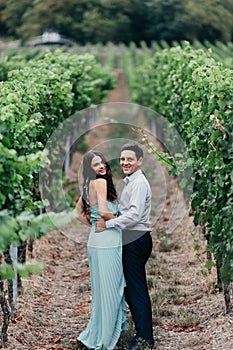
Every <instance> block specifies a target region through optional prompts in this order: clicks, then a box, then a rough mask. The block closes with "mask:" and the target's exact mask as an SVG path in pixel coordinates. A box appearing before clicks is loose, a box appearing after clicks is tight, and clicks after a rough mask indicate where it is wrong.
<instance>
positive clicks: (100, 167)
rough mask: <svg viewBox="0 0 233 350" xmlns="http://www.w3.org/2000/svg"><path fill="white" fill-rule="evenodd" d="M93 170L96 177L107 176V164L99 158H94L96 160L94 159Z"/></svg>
mask: <svg viewBox="0 0 233 350" xmlns="http://www.w3.org/2000/svg"><path fill="white" fill-rule="evenodd" d="M91 168H92V169H93V170H94V172H95V173H96V175H106V164H105V163H104V161H103V160H102V159H101V158H100V157H99V156H94V158H92V161H91Z"/></svg>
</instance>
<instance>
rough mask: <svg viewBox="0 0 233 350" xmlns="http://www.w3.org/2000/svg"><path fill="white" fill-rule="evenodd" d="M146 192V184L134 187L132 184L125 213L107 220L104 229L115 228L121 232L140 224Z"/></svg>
mask: <svg viewBox="0 0 233 350" xmlns="http://www.w3.org/2000/svg"><path fill="white" fill-rule="evenodd" d="M147 190H148V188H147V184H146V183H144V182H142V183H140V184H137V185H136V186H135V184H132V188H131V191H130V198H129V205H128V210H127V212H125V213H123V214H121V215H120V216H119V217H118V218H115V219H111V220H107V221H106V227H107V228H111V227H115V228H119V229H122V230H123V229H126V228H133V226H135V225H136V224H137V223H138V222H140V221H141V218H142V216H143V213H144V210H145V203H146V197H147Z"/></svg>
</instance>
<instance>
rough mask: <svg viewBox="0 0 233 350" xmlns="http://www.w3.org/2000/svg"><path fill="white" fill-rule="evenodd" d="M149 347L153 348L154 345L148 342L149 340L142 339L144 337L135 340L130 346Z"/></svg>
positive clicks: (135, 349)
mask: <svg viewBox="0 0 233 350" xmlns="http://www.w3.org/2000/svg"><path fill="white" fill-rule="evenodd" d="M149 349H153V345H151V344H150V343H148V341H146V340H142V339H140V340H134V341H133V342H132V343H131V344H130V346H129V350H149Z"/></svg>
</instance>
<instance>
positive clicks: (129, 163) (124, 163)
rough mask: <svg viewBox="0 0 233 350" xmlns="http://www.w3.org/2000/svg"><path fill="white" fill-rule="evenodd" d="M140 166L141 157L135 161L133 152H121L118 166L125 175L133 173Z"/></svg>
mask: <svg viewBox="0 0 233 350" xmlns="http://www.w3.org/2000/svg"><path fill="white" fill-rule="evenodd" d="M141 164H142V157H140V158H139V159H137V157H136V154H135V152H134V151H127V150H125V151H122V152H121V157H120V165H121V168H122V170H123V172H124V174H125V175H127V176H128V175H131V174H133V173H135V171H137V170H138V169H140V166H141Z"/></svg>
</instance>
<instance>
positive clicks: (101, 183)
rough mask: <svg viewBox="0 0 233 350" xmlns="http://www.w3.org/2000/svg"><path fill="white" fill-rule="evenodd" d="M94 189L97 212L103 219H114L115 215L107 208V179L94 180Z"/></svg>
mask: <svg viewBox="0 0 233 350" xmlns="http://www.w3.org/2000/svg"><path fill="white" fill-rule="evenodd" d="M95 190H96V195H97V203H98V208H99V214H100V216H101V218H103V219H104V220H109V219H114V218H115V216H114V215H113V213H111V212H110V211H109V210H108V205H107V181H106V180H105V179H101V178H100V179H96V180H95Z"/></svg>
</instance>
